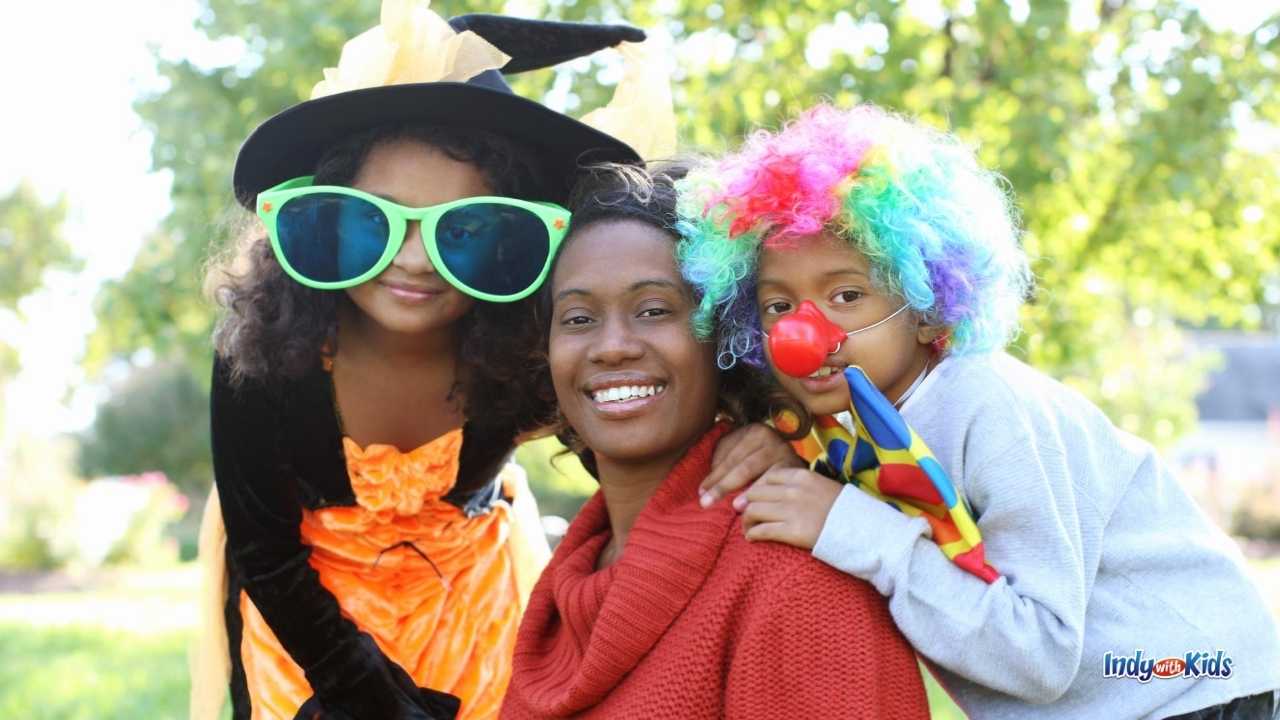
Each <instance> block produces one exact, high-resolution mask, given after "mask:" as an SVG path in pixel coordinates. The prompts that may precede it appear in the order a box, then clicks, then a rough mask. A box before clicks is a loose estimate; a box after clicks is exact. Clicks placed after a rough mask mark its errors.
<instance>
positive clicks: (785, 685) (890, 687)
mask: <svg viewBox="0 0 1280 720" xmlns="http://www.w3.org/2000/svg"><path fill="white" fill-rule="evenodd" d="M731 536H732V537H733V540H731V542H730V544H729V546H727V547H726V549H725V551H726V552H730V553H745V554H748V555H749V556H750V557H749V558H745V560H746V561H747V562H748V563H749V564H750V566H751V567H752V568H754V569H755V570H754V572H755V573H756V575H757V576H758V577H755V578H753V582H752V584H751V585H750V587H751V588H752V590H751V593H752V596H753V597H752V598H751V601H750V602H749V603H747V604H746V605H745V606H744V609H743V614H744V617H743V618H742V620H741V624H740V626H739V627H740V635H739V637H738V641H737V644H736V646H735V648H734V653H733V657H732V660H731V664H730V667H729V668H728V669H727V676H728V683H727V686H726V693H725V716H726V717H732V718H744V719H748V720H750V719H754V718H760V719H761V720H764V719H766V718H769V719H772V718H778V717H804V718H806V719H807V720H817V719H820V718H842V719H844V718H886V717H892V718H904V719H907V720H910V719H911V718H920V719H924V718H928V717H929V710H928V702H927V700H926V698H925V693H924V686H923V684H922V682H921V678H920V672H919V668H918V666H917V664H916V660H915V654H914V653H913V652H912V650H911V648H910V646H909V645H908V644H907V642H906V640H905V639H904V638H903V637H902V636H901V634H900V633H899V632H898V631H897V630H896V629H895V628H894V626H893V619H892V618H891V617H890V616H889V613H888V611H887V609H886V607H885V602H884V599H883V598H882V597H880V596H879V595H878V594H877V593H876V592H875V590H874V589H872V588H871V587H870V586H869V585H868V584H866V583H865V582H862V581H860V580H856V579H852V578H849V577H848V576H846V575H843V574H841V573H839V572H837V571H835V570H833V569H832V568H830V567H827V566H825V565H823V564H822V563H820V562H817V561H816V560H814V559H813V558H812V557H810V556H809V555H808V554H807V553H805V552H803V551H801V550H798V549H795V548H791V547H787V546H784V545H780V544H776V543H753V544H748V543H746V542H744V539H743V537H742V533H741V532H732V533H731Z"/></svg>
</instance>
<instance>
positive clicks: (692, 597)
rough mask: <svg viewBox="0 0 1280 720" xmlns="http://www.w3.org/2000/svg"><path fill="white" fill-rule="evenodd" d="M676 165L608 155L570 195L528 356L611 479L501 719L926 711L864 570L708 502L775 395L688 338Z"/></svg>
mask: <svg viewBox="0 0 1280 720" xmlns="http://www.w3.org/2000/svg"><path fill="white" fill-rule="evenodd" d="M680 175H681V172H680V171H678V170H669V171H667V172H666V173H657V174H655V175H654V176H652V177H650V176H646V175H645V174H644V173H642V172H641V171H638V170H635V169H634V168H632V169H623V168H616V167H615V168H609V167H605V168H598V169H597V170H596V171H595V173H594V174H593V177H591V178H590V179H588V180H587V181H585V182H584V183H583V184H582V185H580V186H579V189H578V191H577V192H576V193H575V197H574V200H573V201H571V209H572V210H573V211H574V218H573V224H572V226H571V229H570V235H569V237H568V238H567V239H566V240H565V246H564V250H563V251H562V253H561V255H560V257H559V259H558V261H557V264H556V266H555V267H554V269H553V272H552V275H551V279H550V281H549V283H548V286H549V287H548V288H544V300H545V303H544V304H543V306H542V313H541V314H540V319H541V321H542V327H541V329H542V330H543V331H545V332H546V337H547V346H546V360H547V362H546V364H545V365H542V366H539V365H537V364H536V363H526V365H528V366H530V367H532V368H533V374H532V376H531V377H530V378H529V380H530V382H531V384H540V385H542V386H543V387H547V386H550V387H551V388H553V389H554V393H555V397H556V399H557V400H558V402H559V409H560V413H561V421H562V424H563V427H564V428H565V429H567V430H568V431H569V439H570V440H571V442H572V443H573V445H574V446H575V448H576V449H578V450H579V451H580V452H581V453H582V454H584V455H586V456H587V457H588V459H589V460H591V461H593V462H589V463H588V464H589V465H590V466H593V467H594V468H595V474H596V476H597V478H598V480H599V482H600V492H598V493H597V494H596V495H595V497H593V498H592V499H591V500H590V501H588V503H587V504H586V506H585V507H584V508H583V509H582V511H581V513H580V514H579V515H578V517H577V518H575V519H574V521H573V523H572V524H571V525H570V528H569V532H568V533H567V534H566V536H565V538H564V540H563V542H562V543H561V544H560V546H559V547H558V548H557V550H556V554H555V556H554V557H553V558H552V561H551V564H550V565H549V566H548V567H547V570H546V571H545V572H544V573H543V575H542V578H541V579H540V580H539V582H538V584H537V586H535V588H534V591H533V594H532V595H531V597H530V600H529V609H528V611H527V614H526V616H525V620H524V622H523V623H522V625H521V627H520V633H519V638H518V640H517V644H516V653H515V662H514V671H513V675H512V681H511V685H510V688H509V690H508V693H507V697H506V700H505V702H504V705H503V710H502V716H503V717H504V718H559V717H568V716H573V717H587V718H591V717H599V718H621V719H626V718H637V719H638V718H645V719H646V720H649V719H651V718H692V719H698V718H721V717H733V718H766V717H767V718H775V717H780V716H781V717H799V716H802V715H803V716H808V717H812V718H826V717H840V718H873V717H894V718H922V717H927V715H928V711H927V708H926V703H925V698H924V691H923V688H922V685H921V679H920V674H919V672H918V670H917V668H916V664H915V660H914V656H913V655H912V653H911V651H910V649H909V648H908V647H907V646H906V644H905V641H904V640H903V638H902V637H901V635H899V634H898V632H897V631H896V630H895V629H894V628H893V626H892V623H891V622H890V619H889V615H888V611H887V607H886V605H885V604H884V602H883V601H882V600H881V599H879V598H878V597H877V596H876V593H875V591H874V590H873V589H872V588H871V587H870V586H869V585H867V584H866V583H863V582H858V581H853V582H851V581H850V579H849V578H848V577H841V575H840V574H839V573H837V572H833V571H832V570H831V569H830V568H826V567H824V566H823V565H822V564H821V563H818V562H817V561H815V560H814V559H813V558H811V557H810V556H809V555H808V553H805V552H801V551H797V550H796V549H794V548H790V547H787V546H784V545H779V544H773V543H756V544H751V543H748V542H747V541H746V539H745V538H744V537H743V532H742V520H741V517H740V516H739V515H738V514H737V513H736V512H734V510H733V508H732V507H731V506H730V505H729V503H727V502H721V503H717V504H715V505H712V506H711V507H709V508H707V509H705V510H704V509H703V508H702V507H701V504H700V501H699V500H700V498H699V483H700V482H701V481H702V480H703V479H704V478H705V477H706V476H707V474H708V473H709V472H710V470H711V466H712V457H713V455H714V454H716V453H717V447H718V445H723V444H725V443H722V442H721V439H722V438H723V437H725V436H726V433H728V432H729V431H730V429H731V427H732V426H733V425H734V424H736V423H742V422H745V421H750V420H754V419H760V418H761V417H763V416H764V414H765V412H766V410H767V407H766V405H767V403H766V402H764V401H763V399H764V398H765V394H764V393H762V392H760V389H758V388H753V387H751V386H749V385H746V384H744V382H743V380H742V379H741V376H740V375H738V374H736V373H728V374H725V375H723V376H722V375H721V373H720V372H719V371H718V369H717V367H716V358H715V346H714V345H713V344H711V343H705V342H700V341H698V340H697V339H696V338H695V337H694V334H693V329H692V325H691V318H692V315H693V312H694V310H695V308H696V307H697V298H696V297H695V295H694V293H693V291H692V290H691V289H690V287H689V286H688V285H687V284H686V283H685V281H684V279H683V278H682V277H681V275H680V271H679V269H678V267H677V265H676V261H675V256H674V250H675V236H674V230H673V220H674V208H675V193H674V189H673V187H672V183H673V178H674V177H678V176H680ZM832 612H834V613H837V614H838V615H839V617H841V618H842V620H841V622H840V623H834V624H833V623H830V622H825V621H823V619H822V618H824V617H829V616H828V613H832ZM846 621H848V622H846Z"/></svg>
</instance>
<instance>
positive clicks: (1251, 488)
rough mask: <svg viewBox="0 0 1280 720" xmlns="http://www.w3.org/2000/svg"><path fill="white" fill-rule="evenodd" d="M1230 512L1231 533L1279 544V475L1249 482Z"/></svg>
mask: <svg viewBox="0 0 1280 720" xmlns="http://www.w3.org/2000/svg"><path fill="white" fill-rule="evenodd" d="M1240 497H1241V501H1240V503H1239V504H1238V505H1237V506H1236V509H1235V512H1233V513H1232V514H1231V534H1233V535H1236V536H1239V537H1246V538H1249V539H1251V540H1268V541H1271V542H1277V543H1280V477H1277V478H1275V479H1271V480H1263V481H1259V482H1254V483H1250V484H1249V485H1247V486H1245V487H1244V488H1243V489H1242V491H1241V493H1240Z"/></svg>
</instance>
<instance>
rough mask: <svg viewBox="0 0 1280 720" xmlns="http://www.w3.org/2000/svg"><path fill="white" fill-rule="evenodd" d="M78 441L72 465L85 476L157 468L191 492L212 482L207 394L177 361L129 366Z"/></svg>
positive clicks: (205, 488) (198, 492) (199, 493)
mask: <svg viewBox="0 0 1280 720" xmlns="http://www.w3.org/2000/svg"><path fill="white" fill-rule="evenodd" d="M79 442H80V447H79V458H78V464H79V468H80V473H81V474H82V475H84V476H85V477H94V476H99V475H135V474H139V473H144V472H149V471H153V470H159V471H160V472H163V473H164V474H165V475H167V476H168V478H169V480H171V481H172V482H173V484H174V485H176V486H177V487H178V489H180V490H182V491H183V492H185V493H187V494H188V495H191V496H196V497H203V496H204V494H205V493H206V492H207V491H208V488H209V486H210V484H211V483H212V482H213V468H212V459H211V455H210V449H209V401H208V397H207V395H206V394H205V391H204V389H203V388H202V387H201V386H200V384H199V383H198V382H197V381H196V380H195V378H193V377H192V376H191V373H190V372H189V371H188V370H187V369H186V368H183V367H180V366H177V365H172V364H159V365H152V366H149V367H145V368H138V369H136V370H134V372H133V374H132V375H131V376H130V377H129V378H128V380H127V381H126V382H124V383H123V384H122V385H121V386H120V387H119V388H118V389H117V390H116V391H115V392H113V393H112V395H111V398H110V399H109V400H108V401H107V402H106V403H104V404H103V405H101V406H99V408H98V413H97V416H96V417H95V418H94V421H93V425H92V426H91V427H90V428H89V429H88V431H87V432H85V433H84V434H83V435H82V436H81V437H80V438H79Z"/></svg>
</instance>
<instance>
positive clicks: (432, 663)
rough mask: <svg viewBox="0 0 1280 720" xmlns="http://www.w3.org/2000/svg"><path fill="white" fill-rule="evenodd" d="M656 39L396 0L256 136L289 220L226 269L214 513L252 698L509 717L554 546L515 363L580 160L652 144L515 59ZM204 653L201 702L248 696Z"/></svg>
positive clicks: (254, 155) (292, 711) (299, 712)
mask: <svg viewBox="0 0 1280 720" xmlns="http://www.w3.org/2000/svg"><path fill="white" fill-rule="evenodd" d="M642 38H643V33H641V32H640V31H638V30H635V29H633V28H627V27H621V26H587V25H575V24H561V23H541V22H535V21H524V20H516V19H512V18H502V17H496V16H464V17H459V18H454V19H452V20H450V21H448V23H446V22H445V21H444V20H443V19H441V18H439V17H438V16H435V15H434V14H432V13H431V12H430V11H429V10H427V9H426V8H425V7H422V6H418V5H415V4H414V3H413V2H410V1H409V0H387V2H385V4H384V6H383V13H382V24H381V25H380V26H379V27H376V28H373V29H372V30H370V31H369V32H366V33H364V34H362V35H360V36H359V37H357V38H356V39H354V40H352V41H351V42H350V43H348V45H347V47H346V48H345V49H344V52H343V57H342V61H341V63H340V64H339V67H338V68H336V69H330V70H328V71H326V72H325V81H324V82H322V83H321V84H320V85H319V86H317V88H316V91H315V93H313V99H312V100H310V101H308V102H304V103H302V104H300V105H297V106H295V107H292V108H289V109H287V110H285V111H284V112H282V113H280V114H279V115H276V116H275V117H273V118H271V119H270V120H268V121H267V122H265V123H264V124H263V125H262V126H260V127H259V128H258V129H257V130H256V131H255V132H254V133H253V134H252V135H251V136H250V137H249V139H248V140H247V141H246V143H245V145H244V146H243V148H242V149H241V152H240V155H239V157H238V158H237V161H236V169H235V179H234V180H235V190H236V195H237V197H238V199H239V200H240V201H241V202H242V203H243V204H244V205H245V206H246V207H247V208H249V209H252V210H254V211H256V213H257V214H258V216H259V218H261V220H262V221H263V224H264V226H265V231H266V232H265V233H259V234H257V235H255V236H252V237H250V238H249V240H248V242H247V243H246V244H245V245H244V246H243V247H241V248H240V251H241V252H240V253H239V254H238V256H237V257H234V258H232V259H230V260H229V261H228V263H227V264H225V265H224V266H222V267H220V268H217V269H216V270H215V274H214V283H215V285H216V292H217V296H218V299H219V301H220V302H221V303H222V304H223V306H224V307H225V310H226V312H225V315H224V317H223V319H222V321H221V324H220V326H219V328H218V332H217V337H216V345H217V358H216V362H215V371H214V379H213V390H212V430H213V452H214V470H215V475H216V487H217V496H216V498H217V499H216V500H215V502H216V503H218V504H216V505H213V506H212V507H213V511H214V512H213V514H212V516H211V518H210V522H209V524H208V525H209V528H211V529H216V527H217V526H218V523H217V520H218V516H217V511H219V510H220V512H221V515H222V517H223V518H225V528H226V546H225V559H226V565H227V570H228V573H227V579H228V585H227V588H226V592H225V594H224V595H223V597H222V599H223V602H224V609H225V618H226V621H227V622H226V637H227V640H228V645H227V646H224V647H226V649H227V650H226V654H225V655H224V658H225V657H227V656H229V658H230V684H231V694H232V701H233V709H234V717H236V718H238V719H239V718H249V717H251V716H252V717H253V718H261V717H268V718H277V717H280V718H290V717H295V716H296V717H307V718H311V717H316V716H320V717H324V718H361V719H364V718H379V719H382V718H452V717H454V715H455V713H458V712H459V706H461V714H462V716H463V717H468V718H477V717H491V716H493V715H495V714H496V712H497V709H498V705H499V703H500V701H501V698H502V695H503V693H504V691H505V687H506V683H507V679H508V677H509V674H510V653H511V649H512V647H513V644H514V638H515V630H516V627H517V623H518V621H519V616H520V611H521V608H522V605H523V600H524V596H525V594H526V593H527V591H528V585H531V584H532V578H533V577H534V576H535V575H536V573H537V571H538V570H539V569H540V567H541V564H542V563H543V562H544V561H545V556H546V553H547V551H546V547H545V541H544V540H543V539H542V537H541V535H540V533H539V532H538V529H537V519H536V514H533V511H532V509H531V508H529V506H528V504H529V503H531V499H529V498H528V496H527V489H526V488H524V487H523V482H522V480H521V479H520V478H519V477H517V476H515V475H512V474H511V473H510V472H502V473H501V474H500V470H501V469H502V468H503V466H504V464H505V463H506V460H507V458H508V457H509V456H510V453H511V450H512V448H513V446H514V444H515V437H516V430H517V425H518V424H519V423H518V421H517V420H516V419H513V418H512V417H511V416H510V415H509V414H507V413H504V412H503V411H502V410H503V408H504V407H505V406H506V405H507V404H509V403H510V402H511V393H510V392H509V390H508V389H506V388H507V387H509V385H508V384H507V383H506V381H507V380H508V378H505V377H503V376H501V375H495V374H494V373H493V372H492V371H491V370H490V369H489V368H490V365H491V364H490V362H489V358H490V356H491V355H493V354H504V353H505V354H510V353H514V352H518V351H523V346H522V343H528V342H531V341H530V340H528V339H527V337H526V334H524V333H522V330H523V325H522V323H521V322H520V318H521V314H520V313H519V312H513V311H512V309H511V308H512V305H511V304H510V303H512V302H518V301H519V300H520V299H521V298H522V297H524V296H526V295H527V294H529V293H531V292H533V290H534V289H535V288H536V287H537V285H538V284H539V283H540V282H541V280H542V278H543V276H544V275H545V272H546V269H547V267H548V265H549V263H550V257H551V254H552V253H553V252H554V250H555V247H556V245H558V243H559V241H560V239H561V238H562V237H563V233H564V228H565V224H566V222H567V220H568V213H567V212H566V211H564V209H563V208H559V207H557V206H554V205H552V204H549V203H555V202H563V200H564V197H565V195H566V191H567V189H568V187H569V186H570V185H571V178H572V176H573V174H574V173H575V171H576V163H577V161H578V159H579V158H580V157H582V156H584V155H585V156H592V155H594V156H603V157H608V158H612V159H615V160H619V161H634V160H636V159H637V156H636V154H635V152H634V151H633V150H632V149H631V148H630V147H628V146H627V145H626V144H624V143H623V142H621V141H619V140H617V139H615V138H613V137H610V136H608V135H605V134H604V133H601V132H599V131H596V130H594V129H592V128H590V127H588V126H586V125H583V124H581V123H578V122H577V121H574V120H572V119H570V118H568V117H565V116H563V115H560V114H559V113H556V112H554V111H552V110H549V109H547V108H545V107H543V106H541V105H539V104H538V103H534V102H532V101H529V100H525V99H523V98H520V97H518V96H516V95H514V94H513V93H512V92H511V91H510V89H509V88H508V87H507V86H506V83H505V82H504V81H503V79H502V77H501V76H500V75H499V73H498V70H499V69H502V70H504V71H507V72H513V71H520V70H524V69H532V68H537V67H543V66H546V65H551V64H554V63H555V62H559V61H561V60H564V59H567V58H570V57H577V56H580V55H585V54H588V53H590V52H592V51H594V50H597V49H600V48H604V47H608V46H612V45H615V44H617V43H619V42H621V41H624V40H640V39H642ZM522 504H523V505H525V507H526V512H525V513H524V514H523V515H522V517H524V518H526V519H528V518H529V516H530V515H532V519H531V521H530V522H528V523H526V524H524V525H521V524H520V523H519V522H518V520H519V519H520V517H521V516H519V514H518V513H516V512H514V511H513V506H514V507H519V506H521V505H522ZM211 535H216V533H211ZM522 540H523V541H524V542H521V541H522ZM540 543H541V547H539V544H540ZM215 576H218V577H220V574H219V573H215ZM205 668H206V669H207V670H209V669H211V670H214V672H212V673H206V674H205V675H203V676H202V677H210V676H212V677H219V676H220V677H222V678H223V679H224V680H223V682H222V683H221V684H220V683H218V682H216V681H215V682H199V680H200V679H199V678H197V680H198V682H197V684H196V685H195V687H194V692H193V713H192V714H193V716H194V717H207V716H210V715H214V713H216V709H217V705H218V704H220V701H221V696H222V695H223V694H225V692H226V684H225V678H226V675H225V674H221V675H220V674H219V673H218V672H216V670H217V667H216V663H210V664H207V665H206V666H205ZM219 685H220V686H219ZM208 698H213V701H212V702H206V700H207V699H208ZM211 710H212V711H213V712H212V713H211ZM214 716H216V715H214Z"/></svg>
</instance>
